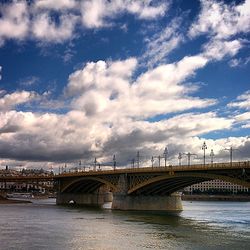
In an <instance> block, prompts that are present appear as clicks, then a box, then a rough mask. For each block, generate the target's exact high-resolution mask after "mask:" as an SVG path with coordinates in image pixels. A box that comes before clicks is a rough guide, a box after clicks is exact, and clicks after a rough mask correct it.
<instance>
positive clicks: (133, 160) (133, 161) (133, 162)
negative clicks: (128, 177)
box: [131, 158, 135, 168]
mask: <svg viewBox="0 0 250 250" xmlns="http://www.w3.org/2000/svg"><path fill="white" fill-rule="evenodd" d="M131 167H132V168H134V167H135V159H134V158H133V159H132V160H131Z"/></svg>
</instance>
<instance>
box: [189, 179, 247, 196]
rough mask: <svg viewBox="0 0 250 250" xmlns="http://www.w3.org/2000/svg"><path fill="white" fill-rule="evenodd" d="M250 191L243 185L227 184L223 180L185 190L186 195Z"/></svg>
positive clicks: (204, 183)
mask: <svg viewBox="0 0 250 250" xmlns="http://www.w3.org/2000/svg"><path fill="white" fill-rule="evenodd" d="M249 191H250V190H249V189H248V188H246V187H243V186H241V185H237V184H233V183H230V182H225V181H221V180H211V181H204V182H201V183H198V184H194V185H192V186H189V187H186V188H184V192H186V193H190V194H193V193H209V192H210V193H213V192H214V193H216V192H228V193H233V194H237V193H248V192H249Z"/></svg>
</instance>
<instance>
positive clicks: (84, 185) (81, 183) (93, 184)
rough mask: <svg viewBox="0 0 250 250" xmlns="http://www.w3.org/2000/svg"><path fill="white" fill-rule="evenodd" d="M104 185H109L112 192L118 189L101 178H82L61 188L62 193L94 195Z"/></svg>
mask: <svg viewBox="0 0 250 250" xmlns="http://www.w3.org/2000/svg"><path fill="white" fill-rule="evenodd" d="M102 185H107V186H108V187H110V188H111V189H112V190H116V189H117V187H116V186H115V185H114V184H112V183H111V182H109V181H107V180H105V179H102V178H99V177H89V176H87V177H81V178H78V179H76V180H72V181H70V182H69V183H67V184H65V185H64V186H63V187H61V193H66V192H72V193H77V192H82V193H93V192H94V191H96V190H97V189H98V188H100V187H101V186H102Z"/></svg>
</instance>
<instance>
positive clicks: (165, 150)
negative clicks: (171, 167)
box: [163, 146, 168, 167]
mask: <svg viewBox="0 0 250 250" xmlns="http://www.w3.org/2000/svg"><path fill="white" fill-rule="evenodd" d="M163 155H164V160H165V167H166V166H167V157H168V148H167V146H166V147H165V149H164V153H163Z"/></svg>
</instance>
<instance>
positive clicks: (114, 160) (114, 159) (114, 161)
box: [113, 155, 116, 170]
mask: <svg viewBox="0 0 250 250" xmlns="http://www.w3.org/2000/svg"><path fill="white" fill-rule="evenodd" d="M113 164H114V170H115V168H116V158H115V155H114V156H113Z"/></svg>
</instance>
